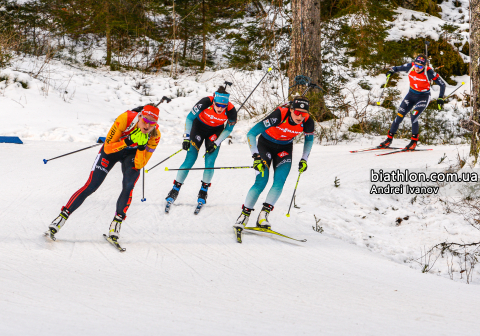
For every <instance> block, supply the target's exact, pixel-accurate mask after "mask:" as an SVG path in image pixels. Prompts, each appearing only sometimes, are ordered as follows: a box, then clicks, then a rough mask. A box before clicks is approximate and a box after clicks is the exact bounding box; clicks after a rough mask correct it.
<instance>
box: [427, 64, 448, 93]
mask: <svg viewBox="0 0 480 336" xmlns="http://www.w3.org/2000/svg"><path fill="white" fill-rule="evenodd" d="M427 75H428V79H429V80H433V81H434V82H435V83H436V84H437V85H438V86H440V94H439V95H438V98H443V97H444V96H445V89H446V88H447V86H446V85H445V82H444V81H443V79H442V78H441V77H440V75H439V74H438V73H436V72H435V71H433V70H432V69H428V71H427Z"/></svg>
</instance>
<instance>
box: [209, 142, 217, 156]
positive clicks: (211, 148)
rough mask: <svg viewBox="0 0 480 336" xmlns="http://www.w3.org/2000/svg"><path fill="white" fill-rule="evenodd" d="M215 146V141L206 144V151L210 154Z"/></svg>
mask: <svg viewBox="0 0 480 336" xmlns="http://www.w3.org/2000/svg"><path fill="white" fill-rule="evenodd" d="M217 148H218V146H217V145H216V144H215V142H212V143H211V144H210V145H208V147H207V149H206V151H207V153H208V154H212V153H213V152H215V150H216V149H217Z"/></svg>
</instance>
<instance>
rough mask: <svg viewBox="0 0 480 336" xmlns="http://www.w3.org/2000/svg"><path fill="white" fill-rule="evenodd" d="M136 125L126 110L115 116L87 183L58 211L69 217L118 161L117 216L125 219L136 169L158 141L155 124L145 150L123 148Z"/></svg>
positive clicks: (144, 163)
mask: <svg viewBox="0 0 480 336" xmlns="http://www.w3.org/2000/svg"><path fill="white" fill-rule="evenodd" d="M137 122H138V113H137V112H134V111H127V112H125V113H122V114H121V115H119V116H118V118H117V119H116V120H115V122H114V123H113V125H112V127H111V128H110V131H109V132H108V135H107V138H106V141H105V144H104V145H103V146H102V148H101V149H100V151H99V152H98V155H97V157H96V158H95V161H94V162H93V166H92V169H91V171H90V175H89V177H88V180H87V183H85V185H84V186H83V187H82V188H80V189H79V190H77V192H75V193H74V194H73V195H72V197H70V200H69V201H68V203H67V204H66V205H65V206H64V207H63V208H62V211H63V210H65V209H67V210H68V212H69V213H70V214H71V213H72V212H74V211H75V210H76V209H77V208H78V207H79V206H80V205H82V203H83V201H85V199H86V198H87V197H88V196H90V195H91V194H92V193H94V192H95V191H96V190H97V189H98V187H99V186H100V185H101V184H102V183H103V181H104V180H105V177H107V174H108V173H109V172H110V170H111V169H112V168H113V166H114V165H115V164H116V163H117V162H121V163H122V173H123V181H122V187H123V188H122V192H121V193H120V196H119V198H118V200H117V214H118V215H120V216H121V217H122V218H126V212H127V210H128V207H129V206H130V203H131V202H132V193H133V188H134V187H135V183H136V182H137V180H138V177H139V176H140V169H142V168H143V167H145V165H146V164H147V162H148V160H149V159H150V157H151V156H152V154H153V152H154V151H155V149H156V148H157V145H158V143H159V141H160V131H159V130H158V125H156V126H155V131H152V132H151V133H150V134H151V135H150V137H149V140H148V143H147V145H146V146H145V148H138V146H137V144H133V145H132V146H130V147H129V146H127V144H126V143H125V138H126V137H127V136H128V135H129V134H130V132H132V131H133V130H134V129H135V128H137Z"/></svg>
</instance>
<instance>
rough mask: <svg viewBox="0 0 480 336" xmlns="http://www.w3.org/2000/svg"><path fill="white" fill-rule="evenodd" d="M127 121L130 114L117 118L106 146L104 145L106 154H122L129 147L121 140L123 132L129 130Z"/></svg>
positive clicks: (106, 140) (109, 132) (109, 133)
mask: <svg viewBox="0 0 480 336" xmlns="http://www.w3.org/2000/svg"><path fill="white" fill-rule="evenodd" d="M127 119H128V113H127V112H125V113H122V114H120V115H119V116H118V117H117V119H116V120H115V122H114V123H113V125H112V127H110V130H109V131H108V135H107V138H106V139H105V144H104V145H103V150H104V151H105V153H106V154H112V153H116V152H120V151H121V150H123V149H125V148H127V147H128V146H127V144H126V143H125V140H120V137H121V135H122V132H123V131H124V130H125V129H126V128H127Z"/></svg>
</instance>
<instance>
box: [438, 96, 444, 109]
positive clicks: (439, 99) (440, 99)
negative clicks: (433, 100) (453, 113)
mask: <svg viewBox="0 0 480 336" xmlns="http://www.w3.org/2000/svg"><path fill="white" fill-rule="evenodd" d="M437 104H438V109H439V110H443V104H445V100H443V98H438V99H437Z"/></svg>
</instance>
